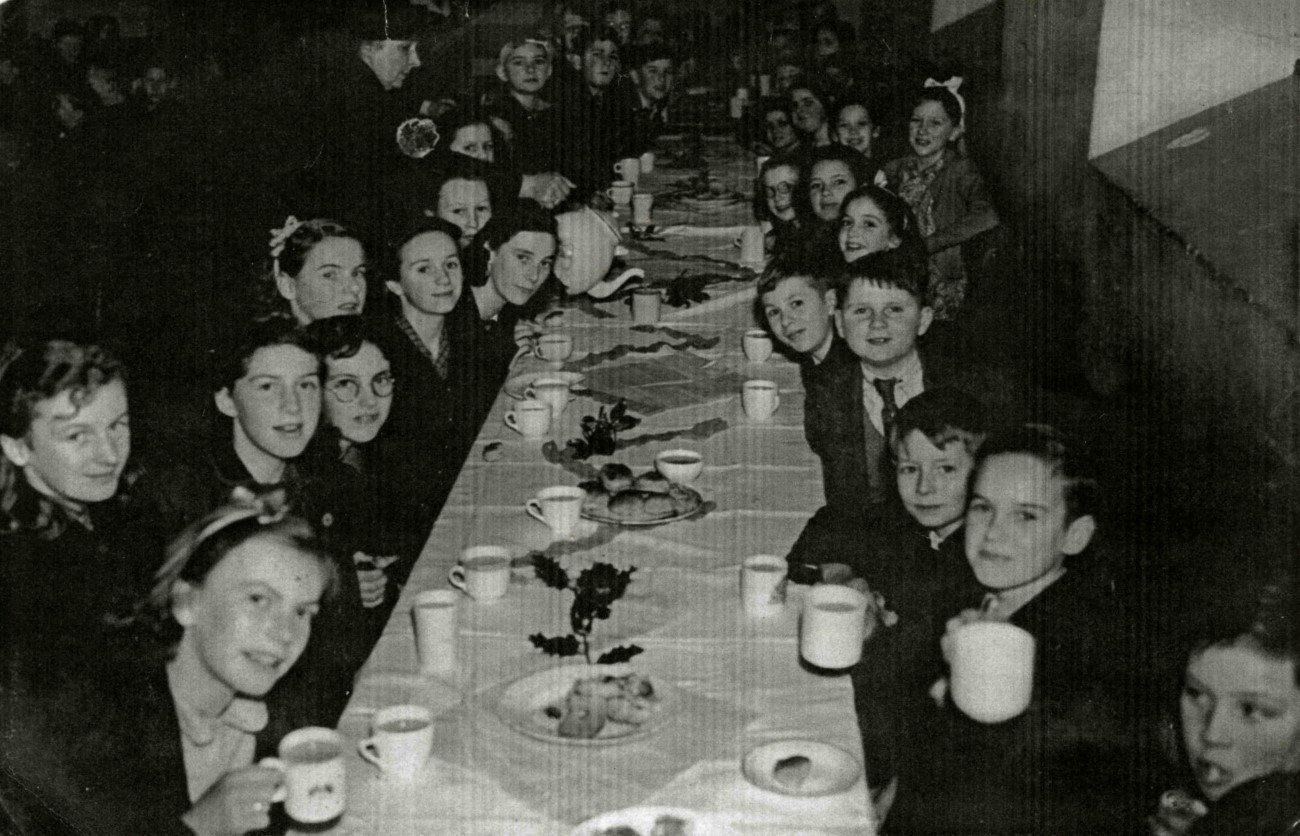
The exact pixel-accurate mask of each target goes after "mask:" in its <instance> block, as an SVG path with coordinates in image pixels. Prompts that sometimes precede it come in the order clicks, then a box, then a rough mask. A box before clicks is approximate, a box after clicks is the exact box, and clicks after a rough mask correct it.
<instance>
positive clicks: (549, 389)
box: [524, 377, 573, 421]
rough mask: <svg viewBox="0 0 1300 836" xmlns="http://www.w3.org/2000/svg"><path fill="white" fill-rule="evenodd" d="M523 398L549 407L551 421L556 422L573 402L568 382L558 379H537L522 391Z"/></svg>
mask: <svg viewBox="0 0 1300 836" xmlns="http://www.w3.org/2000/svg"><path fill="white" fill-rule="evenodd" d="M524 397H526V398H532V399H534V400H538V401H541V402H542V403H544V404H548V405H549V406H550V407H551V420H552V421H557V420H559V418H560V416H561V415H563V414H564V410H565V409H567V408H568V406H569V401H571V400H573V393H572V391H570V389H569V381H567V380H563V379H561V378H558V377H539V378H537V380H534V381H533V382H532V383H531V384H530V385H529V386H528V388H527V389H525V390H524Z"/></svg>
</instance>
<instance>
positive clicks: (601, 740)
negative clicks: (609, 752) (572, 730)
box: [496, 664, 678, 746]
mask: <svg viewBox="0 0 1300 836" xmlns="http://www.w3.org/2000/svg"><path fill="white" fill-rule="evenodd" d="M636 671H637V668H636V666H635V665H633V664H619V665H585V664H576V665H562V666H560V667H558V668H547V669H546V670H544V671H538V672H537V673H531V674H528V675H527V676H524V677H522V678H520V679H516V680H515V681H514V682H512V683H511V684H510V685H508V686H506V689H505V691H504V692H502V694H501V697H500V699H498V700H497V704H496V713H497V716H498V717H500V718H501V721H502V722H504V723H505V724H506V725H507V726H509V727H510V728H512V729H514V730H515V731H517V732H519V733H520V734H523V735H527V736H528V737H531V738H533V739H535V740H544V741H546V742H548V743H562V744H564V745H566V746H609V745H612V744H615V743H622V742H623V741H625V740H639V739H640V738H643V737H647V736H649V735H651V734H654V733H655V732H656V731H658V730H659V729H660V728H662V727H663V725H664V724H665V723H667V722H668V721H669V720H671V719H672V715H673V713H674V712H675V711H677V708H678V699H677V691H676V689H674V688H672V687H671V686H669V685H667V684H665V683H664V682H663V681H662V680H661V679H660V678H659V677H651V678H650V684H651V685H653V686H654V689H655V694H656V695H657V696H658V697H659V708H658V710H657V711H656V712H655V713H654V715H653V716H651V717H650V719H649V720H647V721H646V722H644V723H642V724H641V725H639V726H631V725H627V724H625V723H615V722H608V723H606V724H605V727H604V728H603V729H601V730H600V734H599V735H597V736H596V737H593V738H579V737H561V736H560V733H559V732H558V731H556V727H557V726H558V725H559V720H555V719H552V718H550V717H548V716H546V713H545V710H546V707H547V706H550V705H554V704H556V703H560V702H563V701H564V696H565V695H566V694H568V693H569V689H570V688H572V687H573V683H574V682H577V681H578V680H579V679H585V678H586V677H589V676H598V675H609V676H625V675H627V674H629V673H633V672H636Z"/></svg>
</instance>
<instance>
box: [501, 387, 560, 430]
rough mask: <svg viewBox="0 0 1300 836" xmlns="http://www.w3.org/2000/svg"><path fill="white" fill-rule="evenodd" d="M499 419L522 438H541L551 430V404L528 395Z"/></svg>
mask: <svg viewBox="0 0 1300 836" xmlns="http://www.w3.org/2000/svg"><path fill="white" fill-rule="evenodd" d="M501 420H502V421H504V422H505V425H506V426H507V427H509V428H510V429H512V430H514V431H515V432H517V433H519V434H520V435H522V436H523V437H524V438H543V437H544V436H545V435H546V434H547V433H548V432H550V431H551V405H550V404H549V403H547V402H546V401H541V400H537V399H535V398H531V397H530V398H527V399H525V400H522V401H520V402H519V403H517V404H515V408H514V409H512V410H510V411H509V412H507V413H506V414H505V416H504V417H503V418H502V419H501Z"/></svg>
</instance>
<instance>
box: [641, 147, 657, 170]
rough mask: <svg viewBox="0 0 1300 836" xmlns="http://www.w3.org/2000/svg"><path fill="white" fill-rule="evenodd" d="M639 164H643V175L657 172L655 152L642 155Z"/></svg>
mask: <svg viewBox="0 0 1300 836" xmlns="http://www.w3.org/2000/svg"><path fill="white" fill-rule="evenodd" d="M638 162H640V163H641V173H642V174H649V173H650V172H652V171H654V170H655V152H654V151H646V152H645V153H644V154H642V155H641V158H640V160H639V161H638Z"/></svg>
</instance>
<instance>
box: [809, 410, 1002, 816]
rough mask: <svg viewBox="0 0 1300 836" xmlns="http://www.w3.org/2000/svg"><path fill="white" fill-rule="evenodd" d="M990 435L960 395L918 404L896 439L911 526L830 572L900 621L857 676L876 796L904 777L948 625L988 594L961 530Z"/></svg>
mask: <svg viewBox="0 0 1300 836" xmlns="http://www.w3.org/2000/svg"><path fill="white" fill-rule="evenodd" d="M987 432H988V431H987V421H986V418H985V412H984V405H983V404H981V403H980V402H979V400H978V399H976V398H975V397H974V396H972V395H968V394H966V393H965V392H962V391H961V390H959V389H952V388H945V387H940V388H937V389H927V390H926V391H925V392H923V393H921V394H920V395H917V396H916V397H915V398H913V399H912V400H910V401H908V402H907V405H906V406H904V407H903V408H902V409H900V410H899V411H898V418H897V422H896V424H895V426H894V432H893V437H892V439H891V441H892V444H891V447H892V452H893V461H894V475H895V484H896V485H897V487H898V496H899V499H900V500H901V501H902V505H903V507H904V509H906V511H907V520H906V522H904V523H901V524H899V525H897V526H894V527H892V528H889V529H887V530H884V531H876V532H870V533H869V534H867V536H865V537H864V538H863V539H862V540H861V545H860V547H859V549H858V551H857V552H856V553H854V554H851V555H846V556H845V558H844V559H845V562H844V563H842V564H838V563H827V564H823V565H822V567H821V571H822V577H823V580H824V581H826V582H828V583H846V584H847V585H849V586H854V587H855V588H859V589H862V590H863V591H869V592H871V593H875V594H877V595H879V596H880V597H881V598H883V609H884V610H886V611H888V612H890V613H893V615H894V616H896V619H890V621H889V623H888V626H887V627H878V628H877V630H876V632H875V633H874V634H873V638H872V639H871V641H870V642H869V643H868V644H867V647H866V648H865V649H864V661H863V663H862V664H860V665H858V666H856V667H855V668H854V670H853V672H852V678H853V692H854V698H855V702H856V704H857V710H858V721H859V724H860V726H861V728H862V733H863V744H864V745H863V751H864V752H865V753H866V755H867V780H868V784H869V785H870V786H871V787H872V788H873V789H874V790H884V789H885V788H886V787H887V786H888V784H889V782H890V781H891V780H892V779H893V778H894V777H895V768H896V767H895V761H896V758H897V753H896V750H897V749H898V747H899V746H900V745H902V744H903V743H904V742H905V738H904V737H903V736H902V735H900V734H899V733H898V729H899V727H900V725H901V723H902V719H903V718H904V717H905V716H906V714H907V708H908V704H909V699H910V697H911V695H912V694H914V693H916V692H917V691H918V690H919V691H922V692H924V690H925V688H926V687H927V686H928V685H929V683H930V682H932V681H933V679H934V674H933V672H934V671H935V670H936V669H938V668H939V667H940V666H941V663H942V659H941V658H940V657H939V644H938V640H937V637H938V635H939V633H940V632H942V626H943V620H942V619H943V618H946V616H947V615H949V614H950V613H951V610H952V606H953V603H954V602H962V601H965V600H967V599H969V598H971V597H972V596H974V597H978V594H977V593H978V592H979V591H982V589H981V587H980V584H979V582H978V581H977V580H976V579H975V575H974V573H973V572H972V571H971V567H970V564H969V563H968V562H967V561H966V554H965V549H964V539H965V538H964V535H963V533H962V530H961V529H962V524H963V523H964V522H965V514H966V498H967V493H968V490H969V486H970V474H971V472H972V471H973V470H974V467H975V454H976V451H977V450H978V449H979V446H980V444H981V443H982V442H983V441H984V437H985V436H986V435H987ZM958 605H960V604H958ZM936 625H937V626H936ZM918 674H919V675H920V676H921V677H922V680H921V681H918V680H916V679H915V677H916V676H917V675H918ZM926 676H929V680H928V681H927V680H924V677H926Z"/></svg>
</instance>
